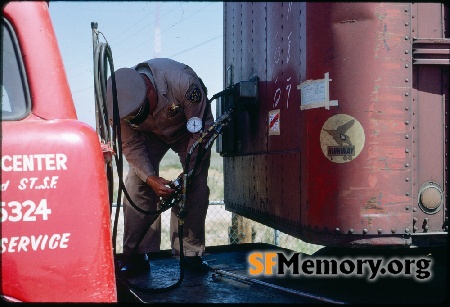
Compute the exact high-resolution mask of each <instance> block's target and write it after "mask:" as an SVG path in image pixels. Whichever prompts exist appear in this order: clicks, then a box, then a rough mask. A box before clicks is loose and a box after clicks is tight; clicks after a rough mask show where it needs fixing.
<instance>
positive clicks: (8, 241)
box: [1, 232, 70, 254]
mask: <svg viewBox="0 0 450 307" xmlns="http://www.w3.org/2000/svg"><path fill="white" fill-rule="evenodd" d="M69 237H70V233H67V232H65V233H62V234H58V233H55V234H52V235H38V236H34V235H33V236H21V237H11V238H2V250H1V253H2V254H3V253H6V252H7V253H15V252H22V251H23V252H28V250H30V251H31V250H34V251H37V250H45V249H56V248H67V247H68V245H67V243H68V242H69Z"/></svg>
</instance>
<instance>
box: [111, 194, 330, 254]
mask: <svg viewBox="0 0 450 307" xmlns="http://www.w3.org/2000/svg"><path fill="white" fill-rule="evenodd" d="M114 214H115V207H114V208H113V214H112V219H111V226H112V225H113V222H114V220H113V219H114ZM236 218H239V216H238V215H236V214H233V213H231V212H229V211H227V210H225V205H224V204H223V202H222V201H212V202H211V203H210V205H209V207H208V213H207V215H206V220H205V237H206V246H218V245H228V244H237V243H238V242H241V241H242V240H243V239H245V240H244V241H245V242H251V243H269V244H273V245H276V246H280V247H282V248H287V249H290V250H293V251H297V252H301V253H305V254H309V255H311V254H313V253H314V252H316V251H317V250H319V249H320V248H322V246H320V245H315V244H310V243H306V242H303V241H302V240H300V239H297V238H295V237H293V236H290V235H288V234H285V233H283V232H281V231H279V230H276V229H274V228H271V227H268V226H265V225H263V224H260V223H258V222H255V221H252V220H247V221H246V224H247V226H248V228H249V230H250V234H248V232H249V231H244V232H243V231H241V230H240V229H238V227H235V225H234V223H233V219H236ZM169 225H170V210H167V211H165V212H163V213H162V214H161V250H166V249H170V231H169V229H170V226H169ZM123 227H124V226H123V211H122V210H121V212H120V216H119V222H118V228H117V238H116V248H117V253H122V238H123ZM248 235H251V239H249V238H247V237H246V236H248Z"/></svg>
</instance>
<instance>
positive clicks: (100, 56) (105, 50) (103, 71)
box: [91, 22, 184, 293]
mask: <svg viewBox="0 0 450 307" xmlns="http://www.w3.org/2000/svg"><path fill="white" fill-rule="evenodd" d="M97 26H98V24H97V23H94V22H92V23H91V29H92V38H93V49H94V54H93V57H94V88H95V98H96V113H97V132H98V133H99V135H100V137H101V138H102V141H105V142H110V143H111V144H112V146H113V150H114V152H115V153H116V154H115V155H114V158H115V162H116V166H117V173H118V177H119V190H118V196H117V207H116V213H115V218H114V226H113V234H112V240H113V254H114V256H116V237H117V225H118V220H119V214H120V203H121V202H120V200H121V199H122V191H123V192H124V194H125V196H126V197H127V199H128V201H129V202H130V204H131V205H132V206H133V207H134V208H135V209H136V210H138V211H139V212H141V213H144V214H155V215H156V217H154V218H153V219H152V220H151V221H150V222H149V223H148V224H147V225H146V227H145V229H144V231H143V233H142V235H141V239H140V240H139V241H138V242H137V243H136V245H135V247H134V249H133V250H136V249H137V248H138V246H139V244H140V243H141V241H142V239H143V237H144V236H145V234H146V233H147V231H148V229H149V228H150V226H151V225H152V224H153V222H154V220H156V218H157V216H158V215H159V214H161V213H162V212H163V211H165V210H167V209H169V208H170V207H172V206H173V205H175V202H173V201H172V203H171V204H170V205H169V206H165V207H163V208H161V209H160V210H156V211H146V210H142V209H141V208H139V207H138V206H136V205H135V203H134V202H133V200H132V199H131V197H130V196H129V194H128V193H127V191H126V188H125V184H124V182H123V156H122V138H121V129H120V118H119V107H118V102H117V88H116V80H115V75H114V71H115V70H114V64H113V57H112V51H111V48H110V47H109V45H108V43H107V42H106V43H103V42H99V39H98V34H99V33H100V32H99V31H98V30H97ZM102 35H103V34H102ZM105 40H106V38H105ZM108 68H109V71H110V72H111V79H112V94H113V95H112V96H113V127H112V136H111V134H110V131H109V125H108V110H107V107H106V106H107V103H106V84H107V72H108ZM107 176H108V182H113V178H112V172H108V173H107ZM111 187H112V186H111V184H108V188H111ZM110 195H111V191H110ZM110 208H112V197H110ZM111 212H112V210H111ZM183 224H184V222H183V221H181V220H180V221H179V229H178V235H179V241H180V278H179V280H178V281H177V282H176V283H175V284H173V285H171V286H168V287H164V288H150V287H140V286H137V285H135V284H133V283H131V282H130V281H129V280H127V279H126V278H124V276H122V275H123V274H122V272H121V268H123V265H119V264H118V263H116V266H115V267H116V273H117V276H118V278H119V279H120V280H121V281H122V282H124V283H125V284H127V285H128V286H129V287H130V288H133V289H136V290H138V291H141V292H146V293H158V292H163V291H168V290H171V289H173V288H175V287H177V286H179V285H180V284H181V282H182V281H183V278H184V269H183V265H182V261H183V255H184V253H183V252H182V249H183V239H182V238H183ZM115 260H117V259H115Z"/></svg>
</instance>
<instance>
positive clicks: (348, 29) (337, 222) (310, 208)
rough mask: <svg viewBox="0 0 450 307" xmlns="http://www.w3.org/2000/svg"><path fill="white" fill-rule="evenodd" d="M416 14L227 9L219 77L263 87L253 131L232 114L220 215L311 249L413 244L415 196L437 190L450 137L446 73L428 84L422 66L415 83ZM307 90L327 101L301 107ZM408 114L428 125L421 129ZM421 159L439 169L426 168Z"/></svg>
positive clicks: (373, 6)
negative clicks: (227, 71)
mask: <svg viewBox="0 0 450 307" xmlns="http://www.w3.org/2000/svg"><path fill="white" fill-rule="evenodd" d="M418 6H419V7H420V9H421V10H422V9H424V10H426V9H427V8H428V7H430V8H431V9H432V11H433V12H435V13H436V10H439V9H440V10H442V6H441V5H437V6H438V7H439V9H438V8H433V7H432V6H431V5H430V6H428V4H420V5H418ZM250 8H251V9H250ZM414 9H417V6H416V5H411V4H409V3H349V4H344V3H309V2H307V3H289V4H288V3H251V4H250V3H248V4H247V3H225V19H224V20H225V24H226V25H227V28H226V30H225V34H224V39H225V42H226V47H225V62H224V63H225V68H226V67H229V66H232V67H233V71H234V73H233V83H236V82H238V81H240V80H247V79H249V77H250V76H251V75H252V74H253V73H254V72H257V73H256V75H257V76H258V77H259V78H260V81H261V82H260V93H259V94H260V100H259V110H258V117H259V119H258V120H256V122H257V123H258V124H257V125H253V126H252V124H251V123H252V121H251V119H250V118H246V117H245V116H247V115H240V118H239V119H240V123H239V125H240V127H246V129H244V131H241V130H240V129H239V130H238V138H239V142H240V151H239V153H238V156H235V157H226V158H225V160H224V165H225V203H226V206H227V208H228V209H229V210H231V211H233V212H236V213H239V214H242V215H245V216H246V217H249V218H251V219H254V220H257V221H260V222H263V223H265V224H267V225H270V226H273V227H275V228H277V229H282V230H283V231H285V232H287V233H289V234H292V235H294V236H297V237H300V238H303V239H306V240H308V241H311V242H314V243H319V244H326V245H348V244H357V245H371V244H373V245H405V244H406V245H409V244H414V243H413V242H412V237H411V236H412V235H413V234H414V233H417V232H419V231H420V230H414V226H416V223H414V222H413V217H414V216H416V215H417V214H419V215H420V212H419V211H420V210H418V208H417V197H418V196H417V192H418V188H420V185H421V184H422V183H423V182H425V181H430V180H432V179H434V178H438V179H436V180H437V181H436V182H437V183H438V184H440V185H441V186H443V187H444V185H445V184H444V182H443V181H444V177H445V176H446V175H445V173H444V162H443V161H444V138H445V129H448V128H444V115H443V114H444V112H443V110H444V109H445V108H446V107H445V106H446V105H447V104H448V102H443V101H444V100H445V95H444V93H447V96H448V85H447V84H446V82H447V83H448V73H447V75H446V76H444V75H445V72H444V71H443V70H441V68H434V69H438V70H439V72H440V76H439V77H437V75H436V73H435V74H434V75H428V74H429V70H430V69H431V70H432V68H428V67H424V68H420V69H421V70H422V71H423V77H422V78H421V80H422V79H424V81H421V82H420V84H419V83H418V81H417V69H416V68H415V65H413V62H412V41H413V40H412V37H416V35H417V34H418V32H417V31H418V30H417V29H418V27H421V25H422V24H423V23H425V20H428V19H429V18H428V17H430V16H429V15H426V16H428V17H426V16H425V17H421V19H420V20H419V21H417V20H414V18H413V16H414V14H413V13H412V10H414ZM237 11H239V12H240V13H239V14H241V15H239V14H238V13H237ZM250 11H251V13H250ZM255 11H258V12H260V13H258V14H255ZM228 12H230V14H229V13H228ZM263 13H264V14H263ZM238 15H239V16H238ZM441 15H442V14H441ZM441 15H439V16H441ZM433 16H436V14H434V15H433ZM240 18H246V20H245V21H243V20H241V19H240ZM430 18H431V17H430ZM431 19H435V20H434V22H435V23H436V25H433V26H432V27H434V29H437V27H440V29H441V30H442V29H443V28H445V27H447V26H443V25H442V22H441V21H442V20H443V18H441V19H440V18H436V17H433V18H431ZM238 21H239V22H238ZM438 23H440V25H439V26H438V25H437V24H438ZM250 25H251V27H250ZM255 25H257V26H255ZM231 28H233V30H232V31H231ZM245 32H247V34H245ZM250 32H251V34H250ZM237 36H239V39H238V38H237ZM258 40H259V43H258V42H257V41H258ZM262 41H264V42H265V43H266V45H264V46H263V45H261V44H260V42H262ZM230 44H233V48H231V46H230ZM250 50H251V51H250ZM244 51H245V52H244ZM256 55H258V59H259V60H258V61H254V59H253V57H255V56H256ZM263 58H264V59H265V64H262V63H263V61H262V59H263ZM264 65H265V66H266V70H264V69H263V66H264ZM413 66H414V68H413ZM327 78H329V81H327V80H328V79H327ZM446 78H447V79H446ZM305 81H308V82H309V81H311V82H316V83H315V84H320V86H322V87H320V86H319V87H317V88H316V90H317V91H319V94H322V92H323V93H324V95H325V93H328V94H329V97H328V98H329V99H328V100H327V101H326V103H325V104H323V105H321V104H316V105H314V103H315V102H312V105H309V106H308V107H305V106H306V104H307V103H310V101H308V99H309V98H308V96H305V97H304V98H303V99H304V101H302V100H301V99H302V95H303V93H302V91H303V90H304V87H301V86H302V85H304V84H311V83H305ZM317 82H320V83H317ZM436 88H440V89H439V90H437V89H436ZM321 91H322V92H321ZM325 96H326V95H325ZM428 99H431V100H430V101H435V102H431V103H432V105H433V106H434V105H436V106H437V104H438V102H437V101H439V103H440V104H439V109H437V107H436V108H434V107H433V110H432V111H430V110H428V109H429V108H428V107H427V103H423V104H420V105H419V104H418V100H420V101H427V100H428ZM311 101H312V100H311ZM332 102H333V103H332ZM418 111H420V112H419V113H420V114H424V115H421V118H423V119H426V122H428V123H429V124H431V125H429V126H432V127H429V128H426V127H425V128H424V127H423V126H424V125H425V124H424V121H421V122H420V124H419V121H418V114H417V112H418ZM436 116H437V117H436ZM434 118H437V119H438V123H437V124H436V121H435V120H434ZM269 119H270V120H269ZM253 121H255V120H254V119H253ZM274 123H275V125H274V126H272V124H274ZM272 128H273V129H272ZM344 128H345V129H347V130H348V133H346V132H345V131H344V132H342V130H340V129H344ZM422 128H424V129H423V130H422ZM438 130H439V131H438ZM427 135H433V136H435V137H429V136H427ZM419 140H420V141H419ZM419 143H420V145H419ZM419 146H420V147H419ZM427 155H428V157H432V159H431V160H430V161H435V160H439V163H438V164H437V165H434V164H433V163H434V162H425V159H426V157H427ZM254 163H258V164H259V163H262V164H263V165H257V166H254V165H253V164H254ZM295 163H298V164H295ZM432 164H433V165H432ZM422 168H427V169H428V170H427V171H420V172H419V171H418V170H419V169H422ZM433 168H434V170H431V169H433ZM419 174H420V175H419ZM424 174H426V175H424ZM419 176H421V177H420V178H419ZM249 177H250V178H251V180H249V179H248V178H249ZM439 180H440V181H439ZM247 189H251V190H252V191H251V192H248V191H247ZM444 189H446V187H444ZM445 191H446V190H445ZM444 194H445V192H444ZM445 212H446V211H445V210H442V213H441V214H440V222H439V223H440V224H439V223H437V222H436V223H437V224H433V223H435V222H434V221H432V220H429V223H431V224H432V225H434V226H433V227H434V228H433V231H441V232H442V230H443V229H444V228H443V226H444V224H443V222H442V221H443V215H444V214H445ZM438 224H439V225H438ZM438 226H439V227H438ZM416 227H417V226H416ZM430 227H431V226H430ZM336 229H338V230H336ZM393 229H394V230H393Z"/></svg>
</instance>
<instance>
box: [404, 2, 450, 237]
mask: <svg viewBox="0 0 450 307" xmlns="http://www.w3.org/2000/svg"><path fill="white" fill-rule="evenodd" d="M446 10H448V8H447V9H445V7H444V5H443V4H441V3H434V4H431V3H429V4H427V5H425V4H424V3H418V4H414V5H413V6H412V16H411V21H412V35H413V36H415V37H417V38H419V39H420V38H423V39H433V38H434V39H440V38H445V37H447V38H448V37H449V36H448V35H449V33H448V30H447V33H446V31H445V29H446V27H447V29H448V25H447V26H446V25H445V23H444V20H445V18H444V17H445V14H446ZM448 77H449V70H448V66H442V65H414V67H413V91H412V99H413V100H412V112H413V113H412V115H413V116H412V126H413V134H412V138H413V165H414V169H413V172H414V176H413V177H414V181H413V191H412V193H413V197H414V202H413V204H414V205H415V207H417V209H416V211H414V217H415V218H416V222H415V226H416V230H415V232H416V233H429V232H438V231H443V230H444V229H445V215H446V211H445V210H440V211H438V212H437V213H436V212H435V211H434V210H427V209H426V206H425V205H421V204H420V202H421V196H424V194H423V193H422V192H423V191H421V190H420V189H421V188H422V187H423V186H424V185H427V184H428V182H432V183H434V184H437V186H439V187H442V188H443V195H446V194H447V192H446V191H447V182H446V181H447V179H446V178H447V174H446V171H445V167H446V166H447V165H446V162H445V160H446V148H445V147H446V146H445V139H446V132H445V131H446V130H447V131H448V117H447V116H446V115H445V113H446V112H448V100H447V99H448V95H449V88H448V82H449V79H448ZM446 118H447V120H446ZM447 133H448V132H447ZM429 191H431V190H429ZM435 191H436V190H435ZM425 196H426V194H425ZM439 196H440V195H439Z"/></svg>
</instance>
